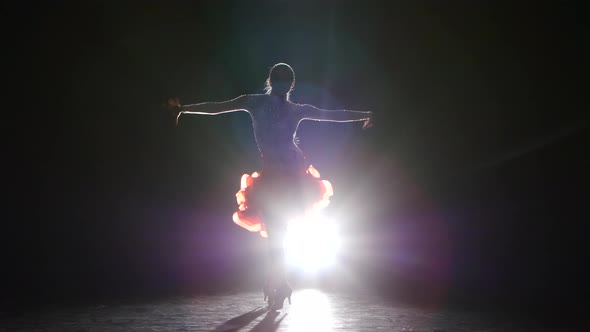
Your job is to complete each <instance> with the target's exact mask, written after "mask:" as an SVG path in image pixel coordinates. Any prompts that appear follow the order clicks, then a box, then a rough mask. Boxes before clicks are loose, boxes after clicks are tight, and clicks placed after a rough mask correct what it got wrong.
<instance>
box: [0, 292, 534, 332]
mask: <svg viewBox="0 0 590 332" xmlns="http://www.w3.org/2000/svg"><path fill="white" fill-rule="evenodd" d="M263 305H264V302H263V300H262V293H258V292H256V293H254V292H251V293H239V294H225V295H210V296H196V297H191V298H188V297H187V298H175V299H169V300H167V301H160V302H149V303H148V302H146V303H139V304H118V305H108V306H107V305H96V306H89V307H78V308H67V309H53V310H46V311H45V312H44V313H42V314H34V315H33V314H28V315H20V316H7V315H6V314H5V313H0V314H1V315H0V318H2V319H0V331H4V330H7V331H64V332H69V331H289V332H295V331H306V332H311V331H377V330H379V331H431V332H432V331H528V330H529V329H530V326H529V328H524V327H523V326H522V324H517V323H515V322H513V321H510V320H507V319H498V318H490V317H484V316H478V315H475V314H467V313H458V312H448V311H442V310H422V309H416V308H409V307H402V306H396V305H391V304H386V303H385V302H382V301H377V300H375V299H374V298H369V297H358V296H352V295H343V294H326V293H323V292H321V291H319V290H313V289H305V290H297V291H296V292H295V293H294V294H293V304H292V305H291V306H289V305H288V304H286V307H285V309H284V310H282V311H281V312H279V313H270V312H268V311H267V310H265V309H264V306H263ZM535 330H537V331H538V329H535Z"/></svg>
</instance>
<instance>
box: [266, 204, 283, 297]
mask: <svg viewBox="0 0 590 332" xmlns="http://www.w3.org/2000/svg"><path fill="white" fill-rule="evenodd" d="M265 225H266V232H267V234H268V259H269V281H270V283H271V285H272V288H273V289H274V288H276V287H280V286H281V285H283V284H285V283H287V276H286V271H285V248H284V242H285V236H286V234H287V225H286V223H284V222H281V221H280V219H279V218H278V217H276V216H274V218H273V217H272V216H268V217H265Z"/></svg>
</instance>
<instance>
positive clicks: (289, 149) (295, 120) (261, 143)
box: [245, 95, 305, 172]
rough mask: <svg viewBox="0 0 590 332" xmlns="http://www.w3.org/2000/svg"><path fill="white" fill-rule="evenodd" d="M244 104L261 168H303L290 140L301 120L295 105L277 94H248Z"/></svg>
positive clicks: (294, 146) (293, 136)
mask: <svg viewBox="0 0 590 332" xmlns="http://www.w3.org/2000/svg"><path fill="white" fill-rule="evenodd" d="M245 108H246V110H248V112H249V113H250V116H251V117H252V125H253V128H254V136H255V138H256V143H257V145H258V149H259V151H260V154H261V156H262V161H263V165H264V168H265V169H266V170H269V171H270V170H276V171H293V172H303V171H305V161H304V158H303V153H302V152H301V150H300V149H299V147H298V146H297V145H296V144H295V141H294V138H295V133H296V131H297V127H298V125H299V122H300V121H301V120H302V117H301V112H299V109H298V108H299V105H297V104H294V103H292V102H290V101H288V100H286V99H284V98H280V97H279V96H274V95H249V96H248V100H247V101H246V107H245Z"/></svg>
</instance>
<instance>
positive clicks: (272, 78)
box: [265, 63, 295, 99]
mask: <svg viewBox="0 0 590 332" xmlns="http://www.w3.org/2000/svg"><path fill="white" fill-rule="evenodd" d="M294 86H295V72H294V71H293V68H291V66H289V65H288V64H286V63H277V64H276V65H274V66H272V68H271V69H270V73H269V74H268V78H267V79H266V88H265V90H266V94H269V95H270V94H273V95H279V96H285V97H286V98H287V99H288V98H289V93H290V92H291V90H292V89H293V87H294Z"/></svg>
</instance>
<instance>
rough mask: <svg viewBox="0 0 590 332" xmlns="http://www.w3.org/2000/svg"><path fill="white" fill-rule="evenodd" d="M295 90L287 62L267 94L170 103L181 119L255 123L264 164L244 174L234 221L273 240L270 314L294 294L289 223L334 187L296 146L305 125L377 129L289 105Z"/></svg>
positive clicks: (345, 116)
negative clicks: (243, 116)
mask: <svg viewBox="0 0 590 332" xmlns="http://www.w3.org/2000/svg"><path fill="white" fill-rule="evenodd" d="M294 86H295V73H294V71H293V69H292V68H291V66H289V65H288V64H285V63H278V64H276V65H274V66H273V67H272V68H271V70H270V73H269V77H268V79H267V81H266V94H251V95H242V96H239V97H237V98H235V99H232V100H228V101H223V102H205V103H199V104H192V105H180V104H179V100H178V99H177V98H171V99H169V100H168V104H167V108H168V110H170V111H171V112H172V114H173V115H174V116H175V117H176V121H178V118H179V117H180V115H181V114H196V115H218V114H224V113H229V112H236V111H245V112H248V113H249V114H250V117H251V118H252V125H253V127H254V136H255V138H256V143H257V145H258V150H259V151H260V156H261V159H262V170H261V172H260V173H253V174H252V175H251V176H250V175H247V174H244V176H243V177H242V184H241V189H240V191H238V193H237V194H236V197H237V199H238V204H239V209H238V211H237V212H236V213H234V216H233V219H234V222H235V223H236V224H238V225H240V226H242V227H244V228H246V229H247V230H250V231H254V232H260V234H261V235H262V236H263V237H268V243H269V246H268V247H269V256H270V267H271V269H270V271H269V277H268V279H267V281H266V282H265V285H264V287H263V290H264V298H265V300H266V299H267V298H268V302H269V305H270V308H271V309H275V310H276V309H280V308H282V307H283V302H284V300H285V299H286V298H288V299H289V302H291V293H292V290H291V288H290V286H289V285H288V283H287V280H286V276H285V268H284V262H283V261H284V250H283V242H284V236H285V233H286V229H287V222H288V221H289V220H290V219H291V218H294V217H297V216H301V215H303V214H304V213H306V212H309V211H311V210H313V209H318V208H321V207H323V206H325V205H327V203H328V202H329V201H328V199H329V197H330V196H331V195H332V187H331V185H330V183H329V182H328V181H325V180H320V179H319V172H318V171H317V170H315V168H313V166H309V167H308V166H307V164H306V161H305V158H304V156H303V152H302V151H301V149H299V147H298V146H297V144H296V142H295V134H296V132H297V127H298V126H299V123H300V122H301V121H303V120H314V121H333V122H351V121H364V125H363V128H368V127H370V126H372V113H371V112H359V111H348V110H335V111H328V110H323V109H319V108H317V107H315V106H312V105H301V104H296V103H293V102H291V101H290V100H289V95H290V92H291V90H292V89H293V88H294Z"/></svg>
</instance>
